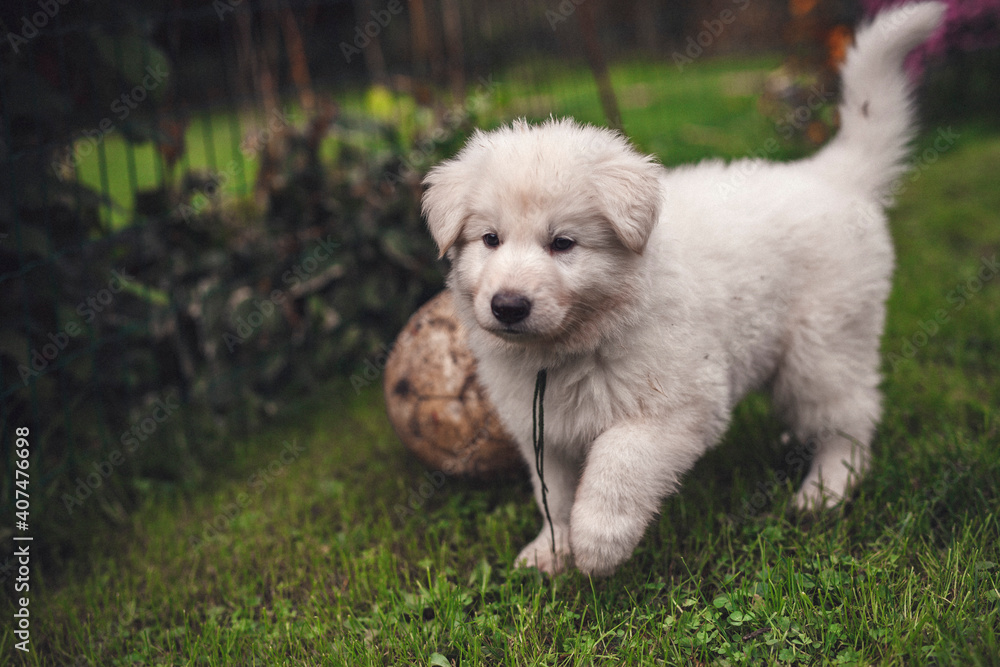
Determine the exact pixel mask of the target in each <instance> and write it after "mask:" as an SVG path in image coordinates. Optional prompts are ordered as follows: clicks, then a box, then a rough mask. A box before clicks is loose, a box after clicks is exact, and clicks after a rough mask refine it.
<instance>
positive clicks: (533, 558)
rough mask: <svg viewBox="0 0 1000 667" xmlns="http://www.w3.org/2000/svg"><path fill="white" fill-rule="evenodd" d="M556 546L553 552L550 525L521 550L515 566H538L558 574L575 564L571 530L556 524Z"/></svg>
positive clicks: (540, 568) (545, 571) (548, 572)
mask: <svg viewBox="0 0 1000 667" xmlns="http://www.w3.org/2000/svg"><path fill="white" fill-rule="evenodd" d="M555 534H556V548H555V552H554V553H553V549H552V534H551V533H550V532H549V528H548V526H545V527H543V528H542V532H541V533H539V534H538V537H536V538H535V539H534V541H533V542H531V543H530V544H529V545H528V546H526V547H524V549H522V550H521V553H519V554H518V555H517V558H516V559H515V560H514V566H515V567H537V568H538V569H539V570H541V571H542V572H544V573H545V574H558V573H560V572H562V571H563V570H565V569H566V568H568V567H570V566H571V565H572V564H573V552H572V551H571V550H570V546H569V530H568V529H567V528H566V527H560V526H556V528H555Z"/></svg>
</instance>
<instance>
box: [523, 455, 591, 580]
mask: <svg viewBox="0 0 1000 667" xmlns="http://www.w3.org/2000/svg"><path fill="white" fill-rule="evenodd" d="M532 456H534V453H532ZM531 460H532V461H533V459H531ZM529 467H530V468H531V484H532V486H533V487H534V489H535V500H536V501H537V502H538V509H539V511H540V512H541V513H542V531H541V532H540V533H538V537H536V538H535V539H534V541H532V542H531V543H530V544H528V546H526V547H525V548H524V549H522V550H521V553H520V554H518V556H517V560H515V561H514V564H515V565H516V566H518V567H537V568H538V569H539V570H541V571H542V572H546V573H548V574H556V573H557V572H561V571H562V570H564V569H566V568H567V567H569V566H570V565H572V564H573V557H572V552H571V551H570V546H569V516H570V511H571V510H572V508H573V494H574V493H575V492H576V482H577V478H578V476H579V469H580V466H579V462H578V461H576V460H573V459H570V458H567V457H566V456H565V455H563V454H562V453H561V452H560V451H559V450H557V449H555V448H552V447H547V448H546V449H545V462H544V472H545V485H546V487H547V488H548V493H547V494H546V499H547V501H548V504H549V514H551V515H552V530H551V531H550V530H549V522H548V520H547V519H546V518H545V509H544V507H543V506H542V486H541V483H540V481H539V479H538V472H537V471H536V470H535V466H534V463H532V464H531V465H530V466H529ZM553 532H554V533H555V538H556V542H555V545H556V546H555V553H554V554H553V550H552V533H553Z"/></svg>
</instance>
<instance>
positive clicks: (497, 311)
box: [490, 292, 531, 324]
mask: <svg viewBox="0 0 1000 667" xmlns="http://www.w3.org/2000/svg"><path fill="white" fill-rule="evenodd" d="M490 307H491V308H492V309H493V316H494V317H495V318H497V319H498V320H500V321H501V322H503V323H504V324H517V323H518V322H520V321H521V320H523V319H524V318H526V317H527V316H528V313H530V312H531V302H530V301H528V299H527V298H525V297H524V296H522V295H520V294H516V293H514V292H497V293H496V294H494V295H493V300H492V301H490Z"/></svg>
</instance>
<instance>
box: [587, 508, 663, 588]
mask: <svg viewBox="0 0 1000 667" xmlns="http://www.w3.org/2000/svg"><path fill="white" fill-rule="evenodd" d="M645 530H646V522H645V521H643V520H636V518H635V517H634V516H628V515H622V514H616V513H612V512H607V511H604V510H600V509H595V508H588V507H587V506H586V505H585V504H577V506H576V507H574V508H573V516H572V519H571V521H570V535H571V538H570V542H571V543H572V546H573V558H574V559H575V561H576V567H577V569H578V570H580V571H581V572H583V573H584V574H589V575H592V576H597V577H606V576H608V575H610V574H612V573H613V572H614V571H615V569H616V568H617V567H618V566H619V565H621V564H622V563H623V562H625V561H626V560H627V559H628V557H629V556H631V555H632V551H633V550H634V549H635V546H636V545H637V544H638V543H639V540H641V539H642V534H643V533H644V532H645Z"/></svg>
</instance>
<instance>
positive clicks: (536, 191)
mask: <svg viewBox="0 0 1000 667" xmlns="http://www.w3.org/2000/svg"><path fill="white" fill-rule="evenodd" d="M943 11H944V5H942V4H940V3H937V2H925V3H920V4H915V5H908V6H905V7H901V8H896V9H893V10H890V11H888V12H884V13H883V14H881V15H880V16H879V17H878V18H877V19H876V21H875V22H874V23H873V24H872V25H869V26H867V27H865V28H862V30H861V31H860V32H859V33H858V36H857V40H856V46H855V48H853V49H852V50H851V51H850V52H849V54H848V57H847V61H846V63H845V65H844V70H843V75H844V101H843V103H842V104H841V107H840V114H841V120H842V129H841V131H840V133H839V134H838V135H837V137H836V139H834V140H833V142H831V143H830V144H829V145H828V146H827V147H825V148H824V149H823V150H822V151H820V152H819V153H818V154H817V155H815V156H813V157H812V158H810V159H808V160H804V161H800V162H797V163H792V164H772V163H766V162H751V161H743V162H737V163H733V164H730V165H725V164H723V163H722V162H719V161H713V162H705V163H702V164H699V165H696V166H690V167H685V168H680V169H674V170H669V171H668V170H665V169H664V168H663V167H661V166H660V165H658V164H657V163H656V162H655V161H654V160H653V159H652V158H650V157H648V156H644V155H641V154H639V153H637V152H636V151H635V150H634V149H633V148H632V147H631V146H630V145H629V144H628V142H627V141H626V140H625V139H623V138H622V137H621V136H620V135H618V134H616V133H614V132H611V131H608V130H604V129H598V128H595V127H585V126H580V125H577V124H576V123H574V122H573V121H571V120H559V121H556V120H551V121H549V122H546V123H544V124H541V125H535V126H532V125H529V124H527V123H524V122H516V123H514V124H513V125H511V126H509V127H503V128H501V129H499V130H495V131H492V132H488V133H482V132H477V133H476V134H475V135H474V136H473V137H472V138H471V139H470V140H469V142H468V144H467V145H466V146H465V147H464V148H463V149H462V151H461V152H460V153H459V154H458V155H457V156H456V157H455V158H454V159H453V160H450V161H447V162H444V163H442V164H441V165H439V166H437V167H435V168H434V169H433V170H432V171H431V172H430V173H429V174H428V176H427V178H426V181H425V182H426V184H427V185H428V186H429V187H428V189H427V191H426V193H425V195H424V201H423V204H424V212H425V215H426V217H427V221H428V225H429V227H430V230H431V233H432V234H433V236H434V239H435V241H436V242H437V243H438V245H439V247H440V249H441V252H442V254H445V253H447V255H448V256H449V257H450V259H451V262H452V267H451V271H450V274H449V278H448V284H449V286H450V287H451V288H452V289H453V291H454V293H455V294H456V296H457V299H456V303H457V308H458V310H459V315H460V317H461V319H462V320H463V322H464V324H465V325H466V327H467V328H468V330H469V334H470V344H471V346H472V349H473V351H474V353H475V355H476V357H477V359H478V361H479V375H480V378H481V380H482V382H483V383H484V384H485V385H486V388H487V390H488V392H489V395H490V397H491V398H492V400H493V402H494V404H495V405H496V408H497V410H498V412H499V414H500V417H501V419H502V420H503V422H504V424H505V425H506V426H507V428H508V429H509V430H510V432H511V433H512V434H513V435H514V437H515V438H516V439H517V441H518V442H519V443H520V446H521V449H522V452H523V454H524V456H525V459H526V460H527V461H533V460H534V459H533V451H532V444H531V396H532V391H533V388H534V379H535V374H536V372H537V371H538V369H540V368H547V369H548V392H547V394H546V396H545V415H546V419H545V441H546V450H545V455H546V457H545V472H546V479H545V482H546V484H547V486H548V503H549V507H550V509H551V514H552V521H553V528H554V532H555V537H556V545H555V557H553V553H552V544H551V538H550V533H549V526H548V525H547V524H546V525H543V527H542V530H541V532H540V534H539V536H538V538H537V539H535V540H534V541H533V542H532V543H531V544H529V545H528V546H527V547H526V548H525V549H524V550H523V551H522V552H521V554H520V556H519V557H518V563H519V564H521V565H528V566H537V567H539V568H540V569H542V570H544V571H547V572H555V571H558V570H560V569H562V568H564V567H566V566H567V565H569V564H570V563H572V562H575V564H576V566H577V567H578V568H579V569H580V570H582V571H583V572H586V573H592V574H608V573H610V572H612V571H613V570H614V569H615V568H616V567H617V566H618V565H619V564H620V563H621V562H622V561H624V560H625V559H627V558H628V557H629V555H630V554H631V553H632V550H633V549H634V547H635V546H636V544H637V543H638V541H639V540H640V538H641V537H642V535H643V532H644V531H645V529H646V526H647V524H648V523H649V522H650V520H651V519H652V518H653V516H654V514H655V513H656V512H657V511H658V509H659V507H660V503H661V502H662V500H663V498H664V497H665V496H666V495H668V494H670V493H671V492H673V491H674V490H675V489H677V487H678V486H679V485H680V483H681V478H682V477H683V476H684V474H685V473H686V472H687V471H688V470H690V468H691V467H692V466H693V465H694V463H695V461H696V460H697V459H698V458H699V457H700V456H701V455H702V454H703V453H704V452H705V450H706V449H707V448H709V447H711V446H712V445H713V444H715V443H716V442H717V441H718V439H719V438H720V436H721V435H722V434H723V432H724V431H725V430H726V428H727V425H728V422H729V416H730V412H731V411H732V409H733V407H734V406H735V405H736V403H737V402H738V401H739V400H740V399H741V398H742V397H743V396H744V395H745V394H746V393H747V392H748V391H750V390H752V389H755V388H758V387H761V386H763V385H765V384H768V383H769V384H770V386H771V387H772V388H773V393H774V397H775V403H776V405H777V406H778V408H779V409H780V410H781V412H782V414H783V415H784V417H785V418H786V419H787V421H788V423H789V425H790V427H791V429H792V431H793V432H794V434H795V435H796V436H797V438H798V439H799V440H800V441H802V442H810V443H813V445H814V447H815V452H816V453H815V456H814V457H813V461H812V465H811V469H810V471H809V473H808V475H807V476H806V478H805V481H804V483H803V486H802V488H801V490H800V491H799V492H798V495H797V496H796V503H797V504H798V505H799V506H801V507H803V508H806V507H810V506H822V505H826V504H829V503H830V502H835V501H838V500H840V499H841V498H843V497H844V495H845V494H846V493H847V492H848V491H849V490H850V487H851V484H852V482H853V481H854V479H855V478H856V476H857V475H859V474H860V473H861V472H862V471H863V470H864V469H865V467H866V465H867V462H868V457H869V455H868V451H869V443H870V442H871V438H872V434H873V431H874V429H875V426H876V424H877V422H878V419H879V417H880V411H881V406H880V402H881V397H880V393H879V389H878V384H879V370H878V369H879V352H878V350H879V339H880V337H881V334H882V329H883V322H884V318H885V300H886V297H887V295H888V293H889V288H890V276H891V273H892V268H893V251H892V246H891V244H890V238H889V234H888V231H887V228H886V224H885V217H884V214H883V213H882V206H883V205H884V204H885V202H886V195H887V193H888V191H889V187H890V186H891V184H892V182H893V180H894V179H896V178H898V177H899V176H900V175H901V174H902V173H903V170H904V168H905V165H904V160H905V157H906V150H907V143H908V142H909V140H910V138H911V136H912V133H913V125H914V121H913V112H912V108H911V106H912V104H911V99H910V97H911V91H910V84H909V82H908V80H907V78H906V76H905V74H904V73H903V71H902V68H901V65H902V60H903V58H904V57H905V56H906V54H907V53H908V52H909V51H910V50H911V49H912V48H913V47H914V46H916V45H917V44H919V43H920V42H921V41H923V40H924V39H926V38H927V37H928V36H929V34H930V33H931V32H932V31H933V30H934V29H935V28H936V27H937V26H938V24H939V23H940V21H941V18H942V15H943ZM873 211H874V214H873ZM859 212H860V213H862V214H863V215H862V218H861V219H859ZM862 225H863V228H861V226H862ZM487 234H495V235H496V240H498V241H499V245H498V246H497V247H490V246H489V245H488V244H486V243H485V242H484V236H485V235H487ZM557 237H563V238H567V239H570V240H572V241H574V242H575V245H574V246H573V247H572V248H570V249H569V250H564V251H559V250H556V249H554V248H553V247H552V245H551V244H552V241H553V239H555V238H557ZM498 293H506V294H514V295H518V296H520V297H523V298H524V299H525V300H527V301H528V302H530V307H531V310H530V314H529V315H528V316H527V317H526V318H525V319H524V320H523V321H520V322H516V323H514V324H505V323H503V322H501V321H500V320H499V319H498V318H497V317H496V316H495V315H494V314H493V312H492V307H491V304H492V300H493V297H494V295H496V294H498ZM532 475H533V477H534V480H533V481H534V485H535V490H536V497H538V498H539V502H540V498H541V496H540V484H539V480H538V478H537V476H536V475H535V474H534V471H532ZM543 522H544V520H543Z"/></svg>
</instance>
